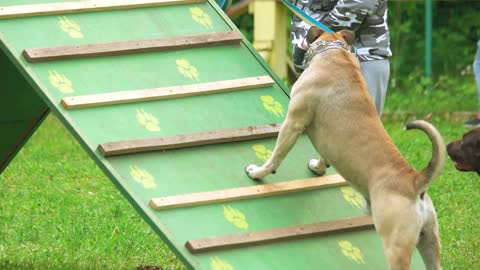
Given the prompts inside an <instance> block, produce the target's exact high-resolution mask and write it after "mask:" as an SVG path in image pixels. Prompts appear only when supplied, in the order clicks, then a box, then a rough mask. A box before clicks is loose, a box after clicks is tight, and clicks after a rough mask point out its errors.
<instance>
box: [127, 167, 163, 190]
mask: <svg viewBox="0 0 480 270" xmlns="http://www.w3.org/2000/svg"><path fill="white" fill-rule="evenodd" d="M130 175H131V176H132V178H133V179H134V180H135V182H138V183H140V184H141V185H142V186H143V187H144V188H146V189H156V188H157V184H155V181H154V178H153V176H152V175H151V174H150V173H149V172H147V171H146V170H144V169H141V168H140V167H138V166H131V167H130Z"/></svg>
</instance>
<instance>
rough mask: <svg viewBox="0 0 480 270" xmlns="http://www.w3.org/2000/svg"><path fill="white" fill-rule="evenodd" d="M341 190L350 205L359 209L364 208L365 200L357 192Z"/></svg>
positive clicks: (348, 189)
mask: <svg viewBox="0 0 480 270" xmlns="http://www.w3.org/2000/svg"><path fill="white" fill-rule="evenodd" d="M340 190H341V191H342V194H343V198H344V199H345V201H347V202H348V203H349V204H351V205H353V206H356V207H357V208H362V206H363V205H365V199H364V198H363V196H362V195H360V193H358V192H356V191H355V190H354V189H353V188H351V187H342V188H340Z"/></svg>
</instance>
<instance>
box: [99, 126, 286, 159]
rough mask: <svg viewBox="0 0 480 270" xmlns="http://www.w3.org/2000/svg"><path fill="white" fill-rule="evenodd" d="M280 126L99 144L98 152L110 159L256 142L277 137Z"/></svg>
mask: <svg viewBox="0 0 480 270" xmlns="http://www.w3.org/2000/svg"><path fill="white" fill-rule="evenodd" d="M280 125H281V124H270V125H263V126H249V127H243V128H234V129H224V130H216V131H208V132H199V133H192V134H183V135H176V136H170V137H160V138H148V139H138V140H128V141H118V142H109V143H103V144H100V145H99V146H98V151H99V152H100V153H101V154H102V155H103V156H104V157H110V156H117V155H125V154H136V153H143V152H151V151H161V150H168V149H178V148H185V147H191V146H201V145H208V144H218V143H228V142H238V141H246V140H256V139H262V138H268V137H275V136H277V135H278V132H279V130H280Z"/></svg>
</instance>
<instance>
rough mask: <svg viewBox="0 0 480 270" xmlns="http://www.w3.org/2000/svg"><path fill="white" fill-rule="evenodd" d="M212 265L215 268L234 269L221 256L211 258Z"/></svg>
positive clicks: (216, 269)
mask: <svg viewBox="0 0 480 270" xmlns="http://www.w3.org/2000/svg"><path fill="white" fill-rule="evenodd" d="M210 265H211V266H212V269H213V270H233V267H232V266H231V265H230V264H229V263H227V262H226V261H223V260H222V259H220V258H219V257H212V258H210Z"/></svg>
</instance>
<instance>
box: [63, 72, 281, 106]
mask: <svg viewBox="0 0 480 270" xmlns="http://www.w3.org/2000/svg"><path fill="white" fill-rule="evenodd" d="M273 83H274V81H273V79H272V78H271V77H270V76H257V77H249V78H242V79H235V80H225V81H217V82H209V83H199V84H190V85H180V86H171V87H162V88H152V89H144V90H132V91H123V92H111V93H105V94H94V95H85V96H74V97H66V98H63V99H62V101H61V102H62V105H63V107H64V108H65V109H79V108H88V107H95V106H104V105H113V104H122V103H131V102H140V101H152V100H161V99H171V98H179V97H189V96H197V95H205V94H214V93H222V92H230V91H237V90H245V89H251V88H261V87H269V86H272V85H273Z"/></svg>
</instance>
